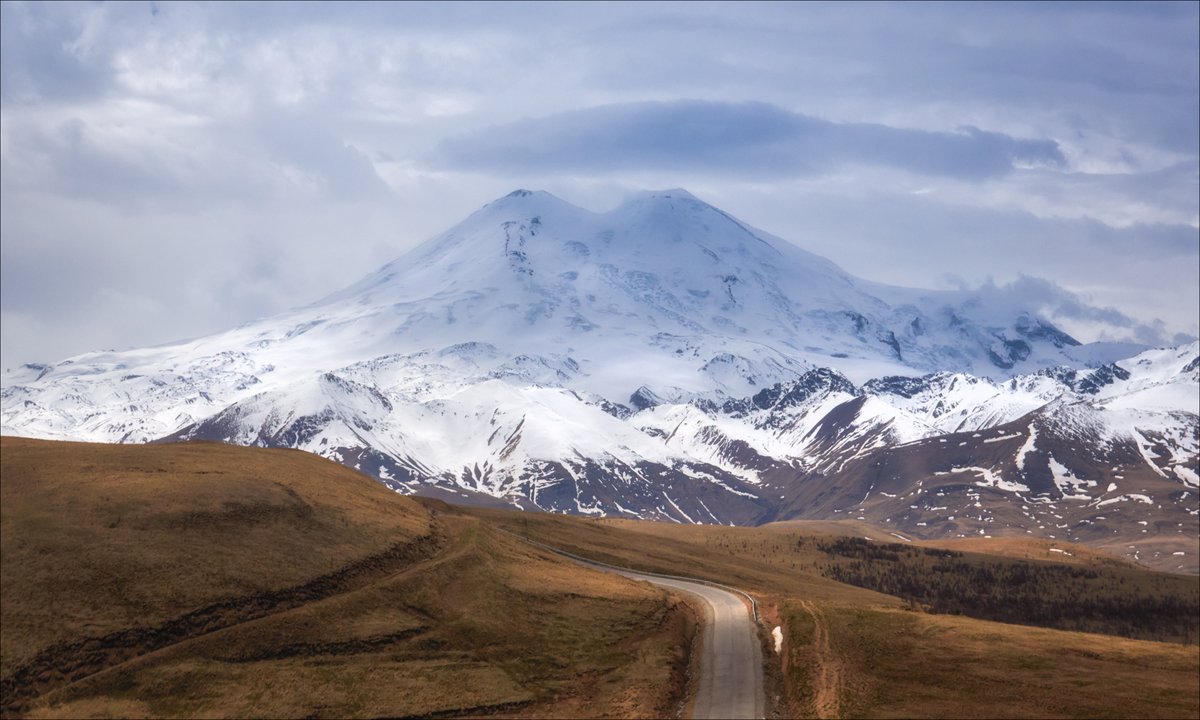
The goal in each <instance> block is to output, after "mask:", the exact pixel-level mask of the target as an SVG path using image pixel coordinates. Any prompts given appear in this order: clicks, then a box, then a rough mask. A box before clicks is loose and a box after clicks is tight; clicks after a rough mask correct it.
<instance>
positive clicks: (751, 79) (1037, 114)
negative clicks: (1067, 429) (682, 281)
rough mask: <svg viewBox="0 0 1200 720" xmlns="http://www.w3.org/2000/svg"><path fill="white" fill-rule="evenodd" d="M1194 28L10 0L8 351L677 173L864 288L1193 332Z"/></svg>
mask: <svg viewBox="0 0 1200 720" xmlns="http://www.w3.org/2000/svg"><path fill="white" fill-rule="evenodd" d="M1198 22H1200V11H1198V9H1197V6H1196V5H1195V4H1194V3H1192V4H1188V3H1167V4H1146V3H1133V4H1103V5H1087V6H1077V5H1071V4H1066V5H1056V4H1033V5H1027V4H1021V5H1016V4H1014V5H978V6H976V5H964V6H948V5H947V6H943V5H928V6H918V7H911V6H908V5H878V6H874V7H873V9H872V12H871V13H870V15H869V16H867V15H866V14H864V13H862V12H861V11H860V9H858V8H856V7H854V6H838V5H809V4H800V5H783V4H773V3H763V4H738V5H736V6H734V5H728V6H726V5H684V4H665V5H646V4H637V5H634V4H630V5H587V4H584V5H570V6H564V7H559V6H557V5H550V4H543V5H530V6H500V7H493V6H490V5H487V4H482V5H462V4H455V5H444V6H443V5H411V4H408V5H379V4H364V5H353V6H350V7H343V6H341V5H307V4H306V5H250V6H246V5H243V4H228V5H224V4H195V5H192V4H176V3H171V4H162V5H158V4H155V3H129V4H117V5H113V4H106V5H66V4H61V5H60V4H24V3H16V2H12V3H4V4H3V5H0V33H2V37H0V54H2V57H0V60H2V62H0V72H2V77H0V121H2V122H0V238H2V240H3V243H2V246H0V306H2V310H0V315H2V318H0V319H2V320H3V322H2V325H0V327H2V332H3V338H2V340H3V342H0V348H2V354H3V357H2V364H3V365H6V366H8V365H13V364H18V363H21V362H26V361H32V360H49V359H54V358H59V357H63V356H66V355H70V354H73V353H77V352H82V351H86V350H89V349H94V348H108V347H115V348H120V347H132V346H137V345H144V344H148V343H157V342H165V341H169V340H173V339H177V338H179V337H183V336H194V335H201V334H204V333H206V332H211V331H214V330H217V329H219V328H222V327H226V326H228V325H230V324H234V323H239V322H245V321H248V320H250V319H252V318H254V317H258V316H263V315H267V314H271V313H274V312H277V311H280V310H282V309H284V308H287V307H291V306H297V305H303V304H305V303H308V302H311V301H312V300H314V299H316V298H318V297H320V296H322V295H323V294H324V293H326V292H327V291H328V290H329V289H330V288H333V287H338V286H341V285H343V284H345V283H347V282H349V281H351V280H353V279H354V278H355V277H358V276H360V275H362V274H363V273H364V272H366V271H368V270H369V269H371V268H373V267H376V266H378V265H379V264H381V263H382V262H384V261H386V260H388V259H390V258H392V257H395V256H397V255H398V254H400V253H401V252H403V251H404V250H405V249H407V248H409V247H412V246H414V245H415V244H416V243H418V242H420V241H422V240H423V239H425V238H426V237H428V236H430V235H432V234H433V233H435V232H437V231H439V230H441V229H442V228H444V227H446V226H447V225H449V224H450V223H452V222H453V221H455V220H456V219H458V218H459V217H461V216H463V215H465V214H466V213H467V212H469V211H471V210H472V209H474V208H475V207H477V206H478V205H479V204H480V203H481V202H482V201H484V200H485V199H487V198H489V197H495V196H498V195H501V194H503V193H505V192H508V191H509V190H511V189H512V188H514V187H544V188H546V189H548V190H550V191H552V192H555V193H556V194H558V195H560V196H563V197H566V198H569V199H571V200H572V201H574V202H577V203H579V204H581V205H584V206H587V207H589V208H592V209H596V210H603V209H606V208H611V207H614V206H616V205H618V204H619V203H620V202H621V201H622V200H624V199H625V198H627V197H628V196H629V195H630V194H631V193H633V192H634V191H637V190H640V189H643V188H648V187H649V188H656V187H680V186H682V187H688V188H689V189H691V190H693V191H694V192H696V193H697V194H699V195H701V196H703V197H705V198H706V199H708V200H710V201H711V202H714V203H716V204H717V205H719V206H720V207H722V208H727V209H728V210H729V211H730V212H733V213H735V214H736V215H738V216H739V217H742V218H745V219H746V220H748V221H750V222H753V223H755V224H756V225H759V226H761V227H763V228H764V229H766V230H769V231H771V232H773V233H774V234H776V235H779V236H781V237H785V238H787V239H789V240H790V241H793V242H796V243H798V244H800V245H802V246H803V247H805V248H807V249H809V250H811V251H813V252H817V253H819V254H821V255H825V256H829V257H831V258H832V259H833V260H835V261H836V262H838V263H839V264H841V265H842V266H844V267H846V268H847V269H848V270H850V271H852V272H854V273H855V274H857V275H860V276H864V277H868V278H871V279H875V280H878V281H881V282H890V283H903V284H908V285H913V286H925V287H943V288H945V287H954V286H955V285H956V284H957V283H959V282H961V283H966V284H967V285H970V286H972V287H979V286H982V285H986V284H987V283H989V282H992V283H994V284H996V285H997V286H1004V285H1006V284H1008V283H1012V282H1014V281H1016V282H1023V281H1021V280H1019V279H1020V278H1021V277H1022V276H1025V277H1028V278H1043V279H1045V280H1046V281H1048V282H1052V283H1054V284H1057V285H1058V286H1061V288H1062V289H1063V290H1064V291H1065V292H1066V293H1069V294H1070V295H1071V296H1072V297H1076V298H1078V299H1079V302H1080V303H1081V306H1083V305H1086V306H1089V307H1093V306H1094V307H1100V308H1116V309H1117V310H1116V311H1117V312H1118V314H1119V315H1120V317H1117V316H1116V315H1112V314H1104V313H1100V314H1095V313H1091V314H1089V313H1086V312H1085V313H1076V315H1078V317H1077V318H1076V319H1075V326H1071V325H1070V323H1069V322H1067V323H1065V325H1066V326H1067V327H1068V329H1069V330H1070V331H1072V332H1074V333H1076V334H1080V335H1082V336H1088V335H1090V337H1085V339H1093V338H1100V337H1118V336H1121V335H1122V334H1124V335H1125V336H1128V337H1131V338H1132V337H1136V338H1138V339H1141V340H1143V341H1151V342H1170V341H1171V340H1172V339H1173V338H1175V337H1176V336H1177V335H1178V334H1181V333H1182V334H1186V335H1196V334H1198V333H1200V309H1198V308H1197V305H1198V304H1197V302H1196V297H1197V294H1198V293H1200V287H1198V279H1197V271H1196V268H1197V266H1200V242H1198V233H1200V230H1198V228H1200V192H1198V188H1200V49H1198V44H1200V40H1198V39H1197V34H1196V33H1195V27H1196V26H1197V23H1198ZM947 276H952V277H953V278H954V279H953V280H947V279H945V278H947ZM1064 307H1069V303H1068V304H1066V305H1064ZM1122 318H1125V319H1122ZM1126 320H1128V322H1126ZM1147 328H1148V329H1147ZM1151 336H1153V337H1151Z"/></svg>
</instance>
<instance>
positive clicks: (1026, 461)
mask: <svg viewBox="0 0 1200 720" xmlns="http://www.w3.org/2000/svg"><path fill="white" fill-rule="evenodd" d="M1198 354H1200V344H1197V343H1195V342H1193V343H1191V344H1189V345H1185V346H1181V347H1175V348H1157V349H1152V348H1146V347H1141V346H1134V345H1126V344H1113V343H1106V344H1101V343H1096V344H1090V345H1082V344H1080V343H1078V342H1077V341H1076V340H1074V339H1073V338H1071V337H1070V336H1068V335H1067V334H1065V333H1063V332H1062V331H1060V330H1059V329H1057V328H1056V327H1054V326H1053V325H1052V324H1051V323H1049V322H1047V321H1046V320H1045V319H1043V318H1041V317H1040V316H1039V315H1038V309H1037V308H1032V307H1025V306H1024V305H1023V301H1022V298H1021V297H1019V296H1017V295H1016V294H1015V293H1010V292H1006V291H1004V290H1003V289H1001V290H997V289H995V288H990V289H988V290H986V291H924V290H915V289H908V288H900V287H891V286H886V285H881V284H877V283H872V282H867V281H864V280H861V279H858V278H855V277H853V276H851V275H849V274H847V273H846V272H844V271H843V270H841V269H840V268H838V267H837V266H836V265H834V264H833V263H831V262H829V261H828V260H825V259H823V258H821V257H818V256H816V255H813V254H811V253H808V252H805V251H804V250H801V249H800V248H799V247H797V246H796V245H793V244H791V243H789V242H787V241H784V240H781V239H779V238H776V237H773V236H771V235H769V234H766V233H763V232H760V231H758V230H755V229H754V228H751V227H749V226H748V225H746V224H744V223H742V222H741V221H739V220H737V219H735V218H733V217H731V216H730V215H728V214H726V213H724V212H722V211H721V210H718V209H717V208H714V207H712V206H710V205H707V204H706V203H704V202H702V201H700V200H698V199H696V198H695V197H693V196H691V195H690V194H688V193H687V192H685V191H682V190H672V191H665V192H656V193H646V194H643V195H641V196H638V197H635V198H633V199H632V200H630V201H628V202H626V203H625V204H623V205H621V206H620V207H618V208H616V209H615V210H612V211H610V212H606V213H593V212H590V211H587V210H584V209H581V208H578V207H575V206H573V205H571V204H569V203H567V202H564V201H563V200H560V199H558V198H556V197H554V196H553V195H550V194H548V193H544V192H529V191H524V190H520V191H517V192H514V193H512V194H510V195H508V196H506V197H503V198H501V199H499V200H496V201H495V202H492V203H490V204H489V205H486V206H485V207H483V208H482V209H480V210H479V211H477V212H476V213H474V214H473V215H471V216H470V217H468V218H467V219H466V220H465V221H463V222H462V223H460V224H459V225H457V226H455V227H453V228H451V229H450V230H449V231H447V232H445V233H443V234H442V235H439V236H437V237H435V238H433V239H431V240H429V241H427V242H426V243H424V244H423V245H420V246H419V247H417V248H416V249H414V250H412V251H411V252H408V253H407V254H405V255H403V256H402V257H400V258H399V259H397V260H395V261H393V262H391V263H389V264H387V265H386V266H384V267H383V268H381V269H379V270H378V271H376V272H375V273H373V274H371V275H369V276H367V277H366V278H364V279H363V280H361V281H360V282H358V283H356V284H354V285H352V286H351V287H349V288H346V289H345V290H342V291H341V292H337V293H335V294H333V295H331V296H329V297H327V298H325V299H324V300H321V301H319V302H317V303H315V304H313V305H310V306H308V307H304V308H300V309H297V310H293V311H290V312H287V313H284V314H282V315H279V316H276V317H271V318H267V319H264V320H260V321H256V322H252V323H249V324H247V325H244V326H242V327H239V328H236V329H234V330H230V331H228V332H224V333H220V334H217V335H213V336H209V337H204V338H200V339H197V340H191V341H186V342H181V343H177V344H172V345H168V346H160V347H153V348H145V349H138V350H130V351H125V352H99V353H88V354H84V355H80V356H77V357H74V358H70V359H67V360H64V361H62V362H59V363H57V364H54V365H39V364H31V365H25V366H22V367H20V368H14V369H12V370H9V371H5V373H4V376H3V402H2V406H0V407H2V430H3V433H4V434H7V435H20V436H27V437H38V438H54V439H66V440H83V441H95V442H127V443H143V442H153V441H173V440H191V439H201V440H216V441H221V442H227V443H238V444H244V445H261V446H270V447H292V448H299V449H302V450H306V451H309V452H313V453H317V454H319V455H322V456H325V457H328V458H332V459H334V460H336V461H338V462H341V463H344V464H347V465H349V466H352V467H355V468H358V469H360V470H362V471H363V472H366V473H369V474H371V475H373V476H375V477H376V478H378V479H379V480H380V481H381V482H384V483H386V484H387V485H388V486H390V487H392V488H394V489H395V490H397V491H400V492H404V493H422V494H432V495H437V496H441V497H445V498H447V499H450V500H457V501H460V502H475V503H493V504H505V505H515V506H518V507H522V508H526V509H542V510H547V511H554V512H568V513H577V514H584V515H594V516H602V515H603V516H619V517H628V518H644V519H656V520H667V521H676V522H686V523H722V524H728V523H735V524H761V523H765V522H771V521H778V520H787V519H859V520H864V521H868V522H871V523H873V524H876V525H879V526H882V527H884V528H887V529H889V530H894V531H895V533H896V534H898V535H903V536H905V537H921V538H944V537H960V536H976V537H978V536H995V537H1000V536H1013V535H1020V536H1027V537H1028V536H1032V537H1045V538H1056V539H1062V540H1069V541H1076V542H1084V543H1089V544H1092V545H1096V546H1099V547H1104V548H1108V549H1110V550H1113V551H1116V552H1119V553H1122V554H1125V555H1127V556H1129V557H1131V558H1133V559H1136V560H1139V561H1141V562H1143V563H1145V564H1148V565H1152V566H1155V567H1159V568H1162V569H1169V570H1177V571H1179V570H1182V571H1187V572H1197V571H1200V565H1198V558H1197V556H1196V551H1195V545H1196V538H1197V534H1198V529H1200V525H1198V517H1197V516H1198V515H1200V507H1198V500H1197V498H1198V492H1200V487H1198V486H1200V472H1198V469H1197V461H1198V452H1200V447H1198V446H1200V442H1198V440H1197V433H1198V430H1200V418H1198V412H1200V359H1198ZM1180 553H1182V554H1180Z"/></svg>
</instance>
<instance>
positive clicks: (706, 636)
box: [577, 559, 764, 718]
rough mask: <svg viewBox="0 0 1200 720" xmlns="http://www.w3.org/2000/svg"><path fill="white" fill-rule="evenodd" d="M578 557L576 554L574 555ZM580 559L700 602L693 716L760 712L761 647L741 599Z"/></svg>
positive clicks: (751, 715)
mask: <svg viewBox="0 0 1200 720" xmlns="http://www.w3.org/2000/svg"><path fill="white" fill-rule="evenodd" d="M577 561H578V559H577ZM584 564H586V565H588V566H589V567H593V568H596V569H598V570H604V571H607V572H613V573H617V574H618V575H624V576H625V577H627V578H629V579H631V580H641V581H643V582H648V583H651V584H653V585H657V586H659V587H663V588H669V589H671V590H677V591H680V592H684V593H687V594H689V595H691V596H693V597H695V598H698V599H700V600H702V601H703V603H704V607H705V623H704V630H703V635H702V638H703V639H702V641H701V653H702V655H701V658H700V681H699V684H698V686H697V688H696V701H695V703H694V705H693V708H692V717H693V718H761V717H763V716H764V703H763V675H762V646H761V645H759V642H758V635H757V633H756V632H755V630H754V623H753V622H752V621H751V619H750V612H749V611H748V610H747V609H746V604H745V602H743V601H742V598H740V597H738V596H737V595H735V594H733V593H731V592H729V591H727V590H721V589H720V588H715V587H712V586H710V585H704V584H701V583H698V582H689V581H687V580H679V579H675V578H665V577H658V576H655V575H645V574H642V573H639V572H634V571H632V570H623V569H619V568H615V567H612V566H609V565H600V564H596V563H591V562H585V563H584Z"/></svg>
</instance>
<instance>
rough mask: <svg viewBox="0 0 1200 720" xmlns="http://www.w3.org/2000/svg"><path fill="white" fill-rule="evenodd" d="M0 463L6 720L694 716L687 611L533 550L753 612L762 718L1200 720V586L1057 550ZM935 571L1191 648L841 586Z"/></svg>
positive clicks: (320, 470)
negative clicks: (973, 572)
mask: <svg viewBox="0 0 1200 720" xmlns="http://www.w3.org/2000/svg"><path fill="white" fill-rule="evenodd" d="M0 461H2V462H3V467H2V468H0V491H2V493H3V497H2V498H0V539H2V541H3V547H4V553H3V556H2V563H0V580H2V581H3V593H4V598H3V599H4V603H3V618H2V619H3V623H2V626H0V629H2V632H3V657H2V658H0V661H2V663H0V664H2V670H0V673H2V676H0V688H2V689H3V703H2V710H3V713H4V715H5V716H6V717H59V716H63V715H70V716H73V717H107V716H113V715H119V716H125V717H137V716H153V717H174V716H195V715H206V716H224V717H229V716H239V717H248V716H272V717H301V716H312V715H318V716H320V715H331V716H360V717H378V716H392V717H395V716H401V717H410V716H411V717H430V716H438V717H441V716H459V715H474V714H481V713H486V714H493V715H499V716H508V717H547V716H562V715H571V716H588V717H646V716H664V715H667V716H674V715H675V714H676V713H677V712H679V711H680V708H683V709H684V710H688V709H689V708H690V707H691V706H690V705H689V702H693V701H694V696H691V695H689V694H690V693H694V692H695V689H694V688H693V687H692V686H691V685H690V684H689V681H688V678H689V676H691V677H695V673H696V672H697V658H698V657H699V656H698V655H697V654H696V653H697V650H698V646H697V644H696V643H697V631H698V628H699V627H700V626H701V625H700V623H701V611H702V608H697V607H696V605H695V600H692V599H690V598H689V596H688V595H687V594H686V593H682V592H676V591H667V590H663V589H661V588H656V587H653V586H651V585H648V584H646V583H641V582H633V581H630V580H626V579H624V578H621V577H619V576H617V575H614V574H613V573H611V572H608V571H600V570H592V569H588V568H587V567H584V566H581V565H580V564H578V563H577V562H575V561H573V560H569V559H567V558H564V557H562V556H559V555H557V554H555V553H553V552H550V551H548V550H545V549H543V548H542V547H539V545H538V544H535V543H543V544H545V545H549V546H552V547H556V548H560V549H562V550H565V551H568V552H571V553H574V554H577V555H580V556H584V557H589V558H592V559H594V560H597V561H601V562H607V563H610V564H613V565H617V566H622V567H631V568H634V569H638V570H644V571H652V572H659V573H666V574H672V575H685V576H689V577H693V578H698V579H701V580H707V581H710V582H717V583H720V584H723V585H729V586H732V587H735V588H738V589H744V590H745V591H747V592H749V593H751V595H753V596H754V598H755V600H756V601H757V607H758V611H759V616H760V622H759V624H758V634H759V638H760V642H761V645H762V655H763V657H764V659H765V662H764V667H763V677H764V683H765V695H766V706H765V710H766V714H767V715H768V716H770V717H774V716H814V717H847V716H860V715H875V714H888V715H922V716H926V715H954V716H978V717H1021V716H1027V715H1029V714H1050V715H1055V716H1100V717H1108V716H1111V717H1127V716H1146V715H1152V716H1156V717H1190V716H1194V715H1195V713H1196V712H1197V710H1198V709H1200V687H1197V681H1196V677H1197V671H1198V670H1200V653H1198V651H1197V645H1196V635H1195V632H1196V630H1195V617H1196V615H1197V612H1196V610H1197V608H1200V599H1198V598H1197V596H1196V587H1195V582H1194V578H1189V577H1187V576H1181V575H1167V574H1162V573H1154V572H1150V571H1147V570H1144V569H1141V568H1138V567H1137V566H1136V565H1133V564H1130V563H1128V562H1126V561H1123V560H1119V559H1116V558H1113V557H1111V556H1107V555H1104V554H1102V553H1098V552H1095V551H1088V550H1087V549H1086V548H1083V547H1081V546H1077V545H1072V544H1068V543H1054V544H1052V545H1053V547H1047V546H1046V545H1045V544H1038V543H1036V542H1033V543H1030V542H1027V541H1017V540H1013V541H1009V543H1008V544H1006V545H1005V546H997V549H998V550H1000V551H1002V552H1003V553H1005V554H1003V555H995V554H993V555H987V554H980V553H978V552H977V551H976V550H975V548H973V547H968V546H963V545H962V542H964V541H959V547H958V548H946V549H938V548H937V547H936V543H934V544H932V545H928V544H927V545H922V546H920V552H915V553H912V554H911V558H910V555H909V554H907V553H902V552H900V551H898V550H896V549H895V548H896V545H895V544H894V543H886V542H868V541H866V540H862V539H861V534H862V533H863V532H866V533H867V534H870V533H872V532H874V533H878V529H877V528H872V527H871V526H867V525H864V524H861V522H860V523H859V525H855V524H854V523H853V522H851V523H843V522H836V523H824V524H822V523H815V524H811V525H806V524H805V523H785V524H779V525H774V526H765V527H761V528H736V527H717V526H686V525H676V524H667V523H647V522H641V521H629V520H618V519H603V518H591V519H589V518H576V517H569V516H563V515H551V514H542V513H534V512H522V511H518V510H511V509H510V510H504V509H488V508H478V507H475V508H472V507H466V506H452V505H448V504H446V503H444V502H442V501H439V500H432V499H420V498H409V497H405V496H403V495H400V494H397V493H394V492H391V491H388V490H387V489H386V488H384V487H383V486H382V485H381V484H379V483H377V482H375V481H374V480H371V479H369V478H367V477H365V476H363V475H361V474H358V473H355V472H353V471H351V470H348V469H345V468H343V467H340V466H339V465H337V464H335V463H331V462H329V461H326V460H322V459H320V458H317V457H314V456H312V455H310V454H308V453H299V452H295V451H287V450H268V449H256V448H238V447H230V446H223V445H214V444H208V443H186V444H176V445H141V446H136V445H126V446H122V445H116V446H114V445H89V444H77V443H61V442H48V441H33V440H22V439H16V438H3V439H2V440H0ZM525 538H528V539H529V540H532V541H535V542H527V541H526V540H525ZM893 539H894V538H893ZM972 542H977V541H972ZM905 547H906V549H908V548H907V546H905ZM911 549H913V550H916V549H917V548H915V547H914V548H911ZM1052 549H1057V550H1061V551H1063V552H1062V553H1053V552H1051V550H1052ZM926 551H928V552H926ZM1067 553H1070V555H1069V556H1068V555H1066V554H1067ZM890 554H895V555H896V556H897V559H896V560H895V561H892V560H889V559H888V557H889V556H890ZM943 555H953V556H954V559H955V560H956V561H957V562H959V563H960V564H964V565H965V566H967V567H968V569H969V568H974V567H981V566H986V567H992V568H993V569H994V568H1001V567H1005V568H1020V567H1032V566H1036V567H1038V568H1044V569H1045V572H1050V573H1052V575H1051V577H1054V576H1053V573H1055V572H1058V573H1066V576H1072V577H1074V576H1076V575H1078V576H1079V577H1080V578H1081V582H1084V583H1085V585H1084V586H1083V587H1085V588H1087V589H1089V590H1088V591H1089V592H1095V593H1099V594H1100V595H1101V596H1103V595H1104V594H1105V593H1109V594H1110V595H1115V596H1124V597H1130V598H1133V599H1134V600H1136V598H1137V597H1139V596H1138V593H1140V592H1149V593H1151V595H1154V596H1157V597H1162V598H1173V599H1174V600H1173V602H1177V603H1181V604H1182V606H1183V608H1184V611H1183V617H1185V618H1190V619H1191V624H1190V625H1189V624H1188V622H1187V621H1184V622H1183V627H1182V629H1180V622H1181V621H1180V620H1179V618H1178V617H1174V618H1172V617H1167V616H1159V615H1153V614H1145V615H1142V616H1140V617H1137V618H1135V619H1134V620H1133V624H1132V625H1131V626H1130V628H1120V627H1113V628H1109V627H1095V626H1093V627H1091V628H1088V629H1090V630H1093V632H1073V631H1066V630H1056V629H1049V628H1037V627H1029V626H1027V625H1023V624H1011V623H998V622H991V621H987V620H983V619H975V618H971V617H967V616H965V615H957V614H951V615H946V614H934V613H930V612H927V610H932V609H934V608H932V607H927V606H926V605H925V604H923V603H922V602H921V601H920V600H914V599H912V598H908V599H905V598H902V597H896V596H892V595H887V594H883V593H880V592H876V591H873V590H870V589H867V588H860V587H855V586H853V585H848V584H844V583H842V582H838V581H837V580H836V579H834V577H835V576H836V574H837V572H838V569H839V568H847V567H854V563H855V562H860V561H862V560H863V559H864V558H871V560H872V561H878V562H879V563H880V564H882V565H883V566H886V565H887V564H888V563H889V562H899V563H901V564H906V563H910V562H918V563H919V562H925V561H924V560H922V558H931V559H934V560H936V559H937V558H939V557H941V556H943ZM1058 555H1063V557H1062V558H1061V559H1062V560H1067V561H1069V562H1067V563H1060V562H1056V561H1054V560H1051V559H1049V558H1054V557H1056V556H1058ZM1031 558H1036V559H1031ZM1072 571H1076V572H1075V575H1072ZM1078 571H1086V572H1085V573H1082V574H1081V573H1080V572H1078ZM947 572H948V573H950V574H955V573H960V572H962V570H960V569H958V568H956V567H952V568H950V569H949V570H947ZM962 577H963V578H964V579H966V578H970V577H971V576H969V575H964V576H962ZM977 580H978V578H974V579H973V580H972V582H975V581H977ZM1076 594H1079V593H1076ZM1039 595H1041V593H1039ZM1047 598H1048V599H1052V594H1047ZM1103 617H1104V616H1103V615H1101V619H1103ZM1110 620H1111V618H1110ZM1017 621H1018V622H1023V621H1024V620H1022V619H1020V618H1017ZM775 627H779V628H780V629H781V646H780V652H778V653H776V651H775V645H774V639H773V637H772V631H773V630H774V628H775ZM1096 631H1100V632H1103V633H1105V634H1097V632H1096ZM1111 632H1120V634H1125V635H1128V636H1129V637H1116V636H1114V635H1112V634H1108V633H1111ZM1139 638H1142V639H1139ZM1144 638H1153V639H1144ZM701 646H702V641H701ZM1034 698H1036V701H1035V700H1034ZM1035 702H1036V704H1030V703H1035Z"/></svg>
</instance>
